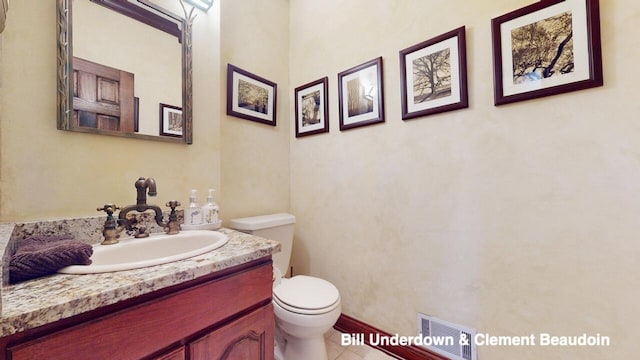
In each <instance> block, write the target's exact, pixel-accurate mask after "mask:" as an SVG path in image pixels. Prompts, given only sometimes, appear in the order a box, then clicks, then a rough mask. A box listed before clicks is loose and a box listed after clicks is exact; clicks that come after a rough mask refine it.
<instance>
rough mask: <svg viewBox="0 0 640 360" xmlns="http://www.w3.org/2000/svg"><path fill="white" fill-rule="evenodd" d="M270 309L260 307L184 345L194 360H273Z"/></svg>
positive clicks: (272, 321) (272, 320) (272, 324)
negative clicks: (186, 345)
mask: <svg viewBox="0 0 640 360" xmlns="http://www.w3.org/2000/svg"><path fill="white" fill-rule="evenodd" d="M273 332H274V319H273V306H272V305H271V304H269V305H267V306H265V307H262V308H260V309H258V310H256V311H254V312H252V313H250V314H249V315H246V316H244V317H241V318H240V319H237V320H235V321H233V322H231V323H229V324H227V325H224V326H223V327H221V328H218V329H216V330H214V331H212V332H210V333H209V334H207V335H205V336H203V337H201V338H199V339H197V340H195V341H193V342H192V343H190V344H189V345H188V351H189V359H194V360H214V359H215V360H255V359H260V360H273V346H274V344H273Z"/></svg>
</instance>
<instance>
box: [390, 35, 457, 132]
mask: <svg viewBox="0 0 640 360" xmlns="http://www.w3.org/2000/svg"><path fill="white" fill-rule="evenodd" d="M400 82H401V84H400V85H401V86H400V94H401V102H402V120H409V119H414V118H417V117H422V116H427V115H432V114H437V113H441V112H445V111H452V110H458V109H463V108H467V107H469V97H468V91H467V50H466V40H465V27H464V26H462V27H459V28H457V29H454V30H452V31H449V32H447V33H444V34H442V35H439V36H437V37H434V38H432V39H429V40H426V41H423V42H421V43H419V44H416V45H413V46H411V47H408V48H406V49H404V50H401V51H400Z"/></svg>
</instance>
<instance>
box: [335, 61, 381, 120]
mask: <svg viewBox="0 0 640 360" xmlns="http://www.w3.org/2000/svg"><path fill="white" fill-rule="evenodd" d="M338 99H339V102H338V104H339V113H340V130H348V129H353V128H356V127H360V126H365V125H371V124H375V123H381V122H384V101H383V86H382V57H379V58H377V59H373V60H371V61H368V62H366V63H364V64H361V65H358V66H356V67H353V68H351V69H349V70H345V71H343V72H341V73H339V74H338Z"/></svg>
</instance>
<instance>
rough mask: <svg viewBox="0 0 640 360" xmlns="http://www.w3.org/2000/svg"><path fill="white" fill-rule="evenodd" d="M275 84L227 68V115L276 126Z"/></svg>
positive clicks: (230, 66)
mask: <svg viewBox="0 0 640 360" xmlns="http://www.w3.org/2000/svg"><path fill="white" fill-rule="evenodd" d="M276 93H277V85H276V83H274V82H272V81H269V80H267V79H264V78H262V77H260V76H258V75H254V74H252V73H250V72H248V71H246V70H242V69H240V68H239V67H237V66H233V65H231V64H229V65H228V66H227V115H231V116H235V117H239V118H243V119H246V120H251V121H256V122H259V123H263V124H267V125H272V126H276Z"/></svg>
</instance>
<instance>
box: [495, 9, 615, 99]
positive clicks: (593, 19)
mask: <svg viewBox="0 0 640 360" xmlns="http://www.w3.org/2000/svg"><path fill="white" fill-rule="evenodd" d="M491 34H492V37H493V64H494V100H495V101H494V102H495V105H502V104H507V103H512V102H515V101H521V100H528V99H533V98H538V97H542V96H549V95H556V94H560V93H565V92H569V91H576V90H582V89H587V88H592V87H596V86H602V83H603V80H602V52H601V48H600V10H599V4H598V0H545V1H540V2H537V3H535V4H532V5H529V6H526V7H524V8H521V9H518V10H515V11H512V12H510V13H508V14H505V15H502V16H500V17H497V18H495V19H493V20H491Z"/></svg>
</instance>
